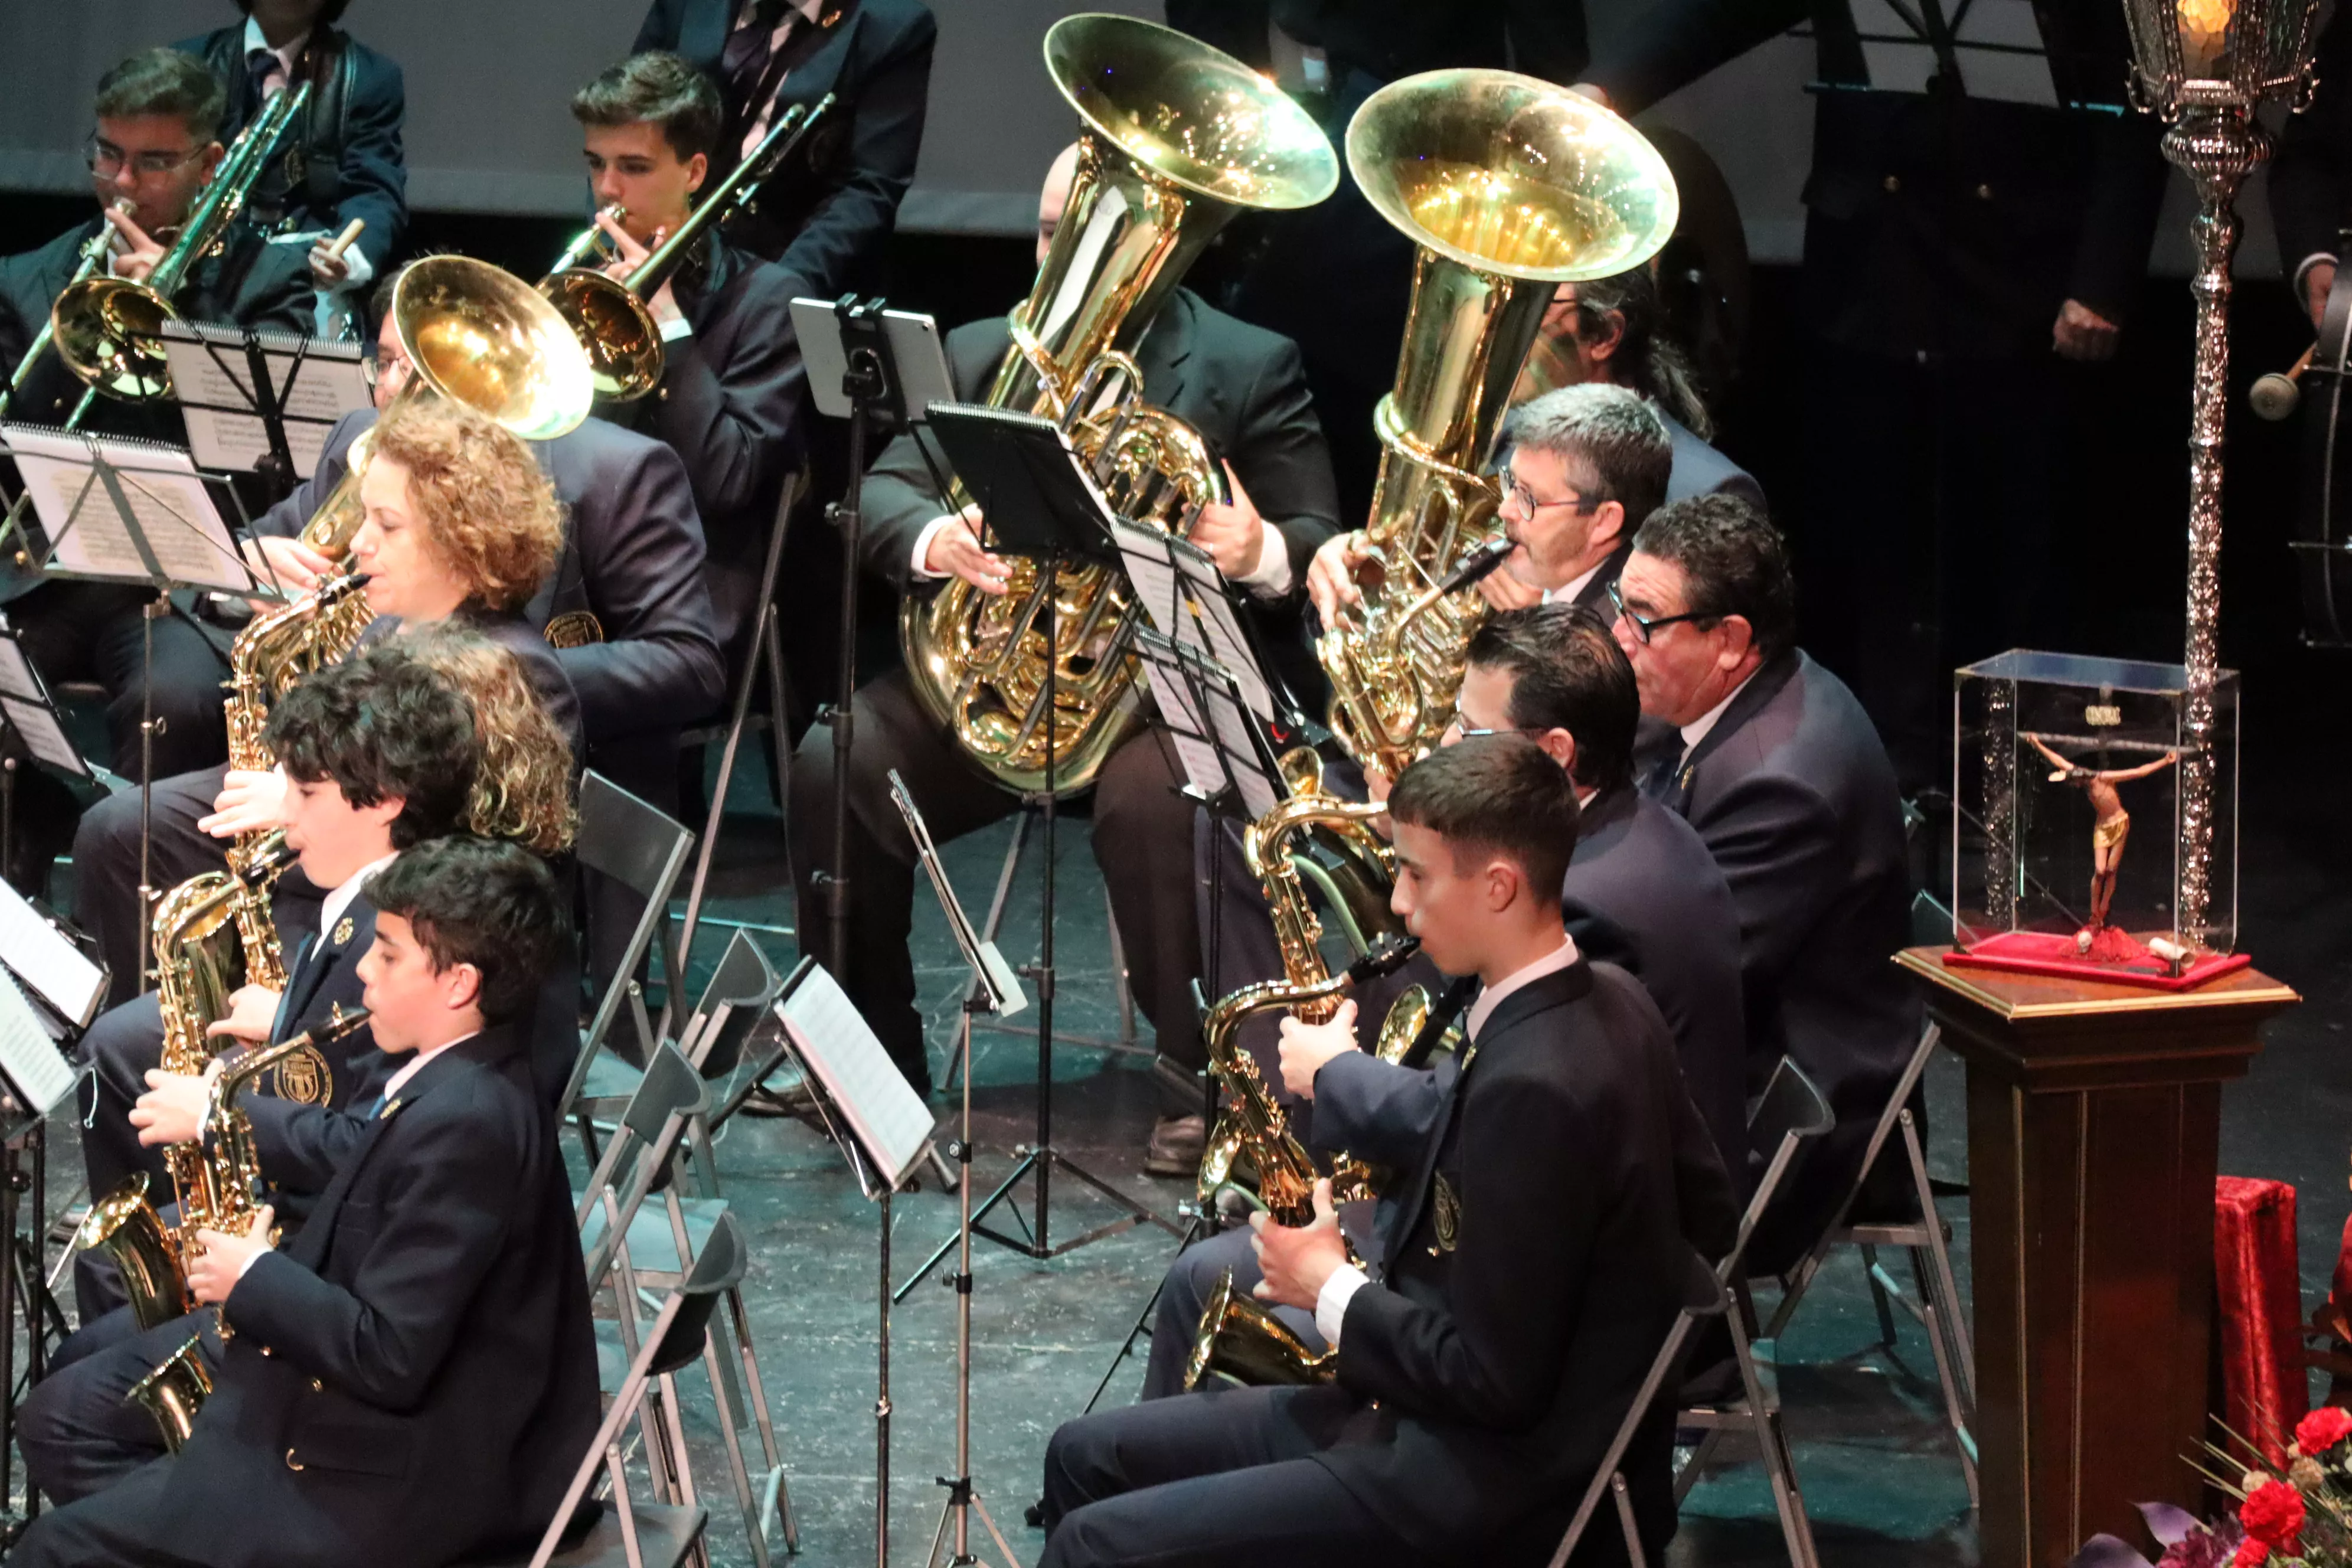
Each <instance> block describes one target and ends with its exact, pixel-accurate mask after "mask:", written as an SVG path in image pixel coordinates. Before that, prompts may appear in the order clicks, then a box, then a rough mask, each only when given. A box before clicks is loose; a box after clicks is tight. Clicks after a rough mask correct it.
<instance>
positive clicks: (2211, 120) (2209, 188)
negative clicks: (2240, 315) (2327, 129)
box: [2124, 0, 2319, 948]
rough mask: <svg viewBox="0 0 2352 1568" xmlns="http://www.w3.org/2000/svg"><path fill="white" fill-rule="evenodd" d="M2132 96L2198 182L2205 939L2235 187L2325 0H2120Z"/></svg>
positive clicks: (2195, 723)
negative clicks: (2262, 115) (2265, 111)
mask: <svg viewBox="0 0 2352 1568" xmlns="http://www.w3.org/2000/svg"><path fill="white" fill-rule="evenodd" d="M2124 9H2125V13H2126V16H2128V18H2129V20H2130V24H2131V39H2132V57H2133V58H2132V65H2133V72H2132V76H2133V80H2132V96H2133V101H2134V102H2135V103H2137V105H2138V106H2139V107H2140V108H2141V109H2142V110H2146V111H2147V112H2149V113H2153V114H2155V115H2157V116H2158V118H2160V119H2161V120H2162V121H2164V123H2165V132H2164V155H2165V156H2166V157H2167V158H2168V159H2170V160H2171V161H2172V162H2173V163H2176V164H2178V165H2179V167H2180V170H2181V172H2182V173H2184V174H2187V175H2188V176H2189V180H2190V182H2191V183H2192V184H2195V186H2196V187H2197V218H2196V222H2195V225H2194V228H2193V237H2194V238H2195V240H2196V245H2197V270H2196V273H2195V274H2194V276H2192V277H2191V278H2190V279H2189V289H2190V291H2191V292H2192V293H2193V294H2195V295H2196V297H2197V361H2196V371H2195V381H2194V384H2193V385H2192V387H2191V389H2190V404H2189V407H2190V414H2189V616H2188V620H2189V626H2188V657H2187V658H2186V660H2185V662H2186V664H2187V667H2188V673H2189V714H2188V724H2187V728H2188V731H2189V747H2188V750H2187V752H2186V753H2185V754H2184V755H2183V757H2182V758H2181V768H2180V774H2181V777H2180V895H2179V908H2178V909H2177V910H2175V924H2176V927H2177V930H2178V932H2179V937H2180V939H2181V940H2182V941H2183V942H2189V943H2192V944H2193V945H2195V946H2196V947H2199V948H2202V947H2204V946H2205V945H2206V942H2205V938H2206V927H2207V911H2208V910H2209V908H2210V902H2211V895H2212V875H2213V734H2214V715H2213V682H2214V679H2215V676H2216V673H2217V671H2218V669H2219V668H2220V662H2221V660H2220V652H2219V648H2218V647H2217V642H2218V637H2217V631H2218V623H2219V621H2220V619H2221V438H2222V422H2223V416H2224V415H2225V413H2226V412H2227V400H2228V388H2229V380H2230V332H2229V327H2230V258H2231V254H2232V253H2233V252H2234V251H2235V250H2236V249H2237V247H2238V215H2237V199H2238V187H2239V186H2240V185H2241V184H2243V183H2244V182H2245V178H2246V176H2247V175H2248V174H2251V173H2252V171H2253V169H2254V167H2255V166H2256V165H2257V164H2259V163H2262V162H2263V159H2265V158H2267V157H2269V156H2270V152H2271V145H2270V137H2269V136H2268V134H2267V133H2265V132H2263V127H2262V124H2261V122H2260V121H2257V120H2256V119H2255V118H2254V114H2255V110H2257V109H2258V108H2259V107H2260V106H2261V105H2262V104H2263V103H2264V102H2265V101H2267V100H2272V99H2275V98H2282V97H2286V96H2288V95H2293V98H2294V107H2295V109H2296V110H2301V109H2302V108H2303V107H2304V105H2305V102H2307V101H2308V100H2309V97H2310V92H2311V89H2312V87H2313V85H2314V79H2313V74H2312V47H2311V46H2312V30H2313V27H2314V26H2315V22H2316V20H2317V18H2318V14H2319V3H2318V0H2124Z"/></svg>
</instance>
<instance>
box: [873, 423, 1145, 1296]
mask: <svg viewBox="0 0 2352 1568" xmlns="http://www.w3.org/2000/svg"><path fill="white" fill-rule="evenodd" d="M930 430H931V435H932V437H933V438H934V439H935V440H937V441H938V442H939V444H940V450H941V451H943V452H944V453H945V454H946V456H947V459H948V462H949V464H950V466H951V467H952V468H954V470H955V473H956V477H957V478H958V479H961V480H962V481H963V487H964V489H965V491H966V492H967V493H969V494H970V495H971V498H972V500H974V501H975V502H977V503H978V504H979V507H980V510H981V517H982V520H983V521H982V528H983V530H984V532H985V539H984V542H985V543H986V544H987V546H988V548H989V549H991V550H993V551H995V552H998V553H1000V554H1003V555H1014V556H1022V557H1025V558H1027V559H1029V560H1031V561H1033V562H1034V563H1035V564H1036V569H1037V572H1038V573H1039V575H1040V581H1042V582H1045V583H1047V584H1050V583H1051V582H1052V581H1053V579H1054V578H1055V575H1056V574H1058V573H1059V572H1060V571H1061V569H1062V567H1063V566H1064V565H1066V564H1068V563H1077V562H1087V563H1093V562H1106V563H1110V564H1112V565H1114V566H1115V565H1117V564H1118V559H1119V557H1118V547H1117V546H1116V545H1115V544H1114V543H1113V542H1112V540H1111V536H1110V533H1109V518H1110V511H1109V507H1108V503H1107V502H1106V501H1105V500H1104V499H1103V495H1102V491H1101V489H1100V488H1099V487H1098V486H1097V484H1096V483H1095V480H1094V477H1093V474H1092V473H1091V471H1090V470H1089V469H1088V468H1087V464H1086V459H1085V458H1082V457H1080V456H1079V455H1078V453H1077V451H1076V448H1075V447H1072V446H1071V445H1070V439H1069V437H1068V436H1067V434H1066V433H1065V432H1064V431H1063V429H1062V427H1061V426H1059V425H1056V424H1055V423H1054V422H1053V421H1052V420H1050V419H1042V418H1039V417H1037V416H1034V415H1028V414H1016V413H1013V412H1012V411H1010V410H1008V409H1002V408H989V407H982V406H977V405H961V404H948V405H934V406H933V407H932V409H931V411H930ZM1054 601H1055V595H1054V594H1053V593H1052V592H1050V591H1048V592H1046V593H1045V595H1043V604H1042V605H1041V610H1040V617H1039V623H1038V624H1039V629H1040V630H1041V631H1042V632H1043V633H1044V635H1045V646H1046V647H1047V648H1048V649H1049V650H1051V649H1054V647H1055V636H1056V633H1057V628H1056V626H1055V618H1054ZM1126 652H1127V650H1126V649H1125V648H1124V647H1111V648H1109V649H1108V650H1106V651H1105V653H1104V656H1103V657H1105V658H1113V659H1116V658H1124V657H1126ZM1059 667H1060V659H1059V658H1058V656H1057V654H1055V653H1049V655H1048V657H1047V658H1046V660H1045V788H1044V789H1042V790H1040V791H1039V792H1038V795H1037V799H1036V801H1035V804H1036V805H1038V806H1039V807H1040V809H1041V812H1042V815H1043V816H1044V818H1045V836H1044V837H1045V870H1044V873H1043V881H1042V883H1041V885H1040V886H1041V900H1042V909H1041V920H1042V921H1043V928H1042V930H1041V931H1040V934H1039V938H1038V958H1037V962H1036V963H1034V964H1033V965H1031V966H1030V967H1028V968H1026V969H1024V970H1023V971H1022V972H1021V973H1022V976H1023V978H1024V979H1026V980H1028V981H1030V982H1031V983H1032V984H1034V985H1035V986H1036V988H1037V1141H1036V1142H1034V1144H1031V1145H1029V1146H1027V1147H1025V1148H1018V1149H1016V1150H1015V1151H1014V1152H1015V1153H1016V1154H1018V1155H1019V1159H1018V1160H1017V1162H1016V1163H1014V1165H1013V1173H1012V1174H1010V1175H1008V1176H1006V1177H1005V1178H1004V1180H1003V1183H1002V1184H1000V1185H999V1186H998V1187H997V1189H996V1190H995V1191H994V1192H992V1193H991V1194H989V1195H988V1197H987V1199H986V1200H985V1201H984V1202H982V1204H981V1205H980V1208H979V1211H978V1213H977V1215H975V1216H974V1222H973V1226H972V1230H973V1233H974V1234H975V1235H978V1236H983V1237H987V1238H988V1239H989V1240H991V1241H992V1242H994V1243H996V1244H997V1245H998V1246H999V1247H1010V1248H1012V1249H1013V1251H1015V1252H1018V1253H1021V1254H1022V1255H1024V1257H1028V1258H1058V1257H1060V1256H1061V1255H1062V1254H1063V1253H1066V1252H1071V1251H1075V1250H1076V1248H1078V1247H1084V1246H1086V1245H1087V1243H1089V1242H1094V1241H1100V1240H1102V1239H1103V1238H1104V1237H1110V1236H1117V1235H1118V1234H1119V1233H1120V1232H1122V1231H1127V1230H1132V1229H1133V1228H1135V1227H1136V1226H1139V1225H1146V1224H1150V1225H1156V1226H1160V1228H1161V1229H1163V1230H1166V1231H1167V1232H1168V1233H1169V1234H1171V1236H1172V1235H1179V1234H1181V1232H1179V1230H1178V1228H1177V1226H1175V1225H1174V1224H1173V1223H1171V1221H1170V1220H1169V1219H1168V1218H1167V1217H1166V1216H1165V1215H1160V1214H1159V1213H1157V1212H1155V1211H1154V1210H1152V1209H1150V1208H1148V1207H1146V1206H1145V1205H1142V1204H1140V1203H1139V1202H1137V1201H1136V1200H1135V1199H1134V1198H1131V1197H1129V1195H1128V1194H1125V1193H1123V1192H1120V1191H1119V1190H1118V1188H1117V1187H1114V1186H1112V1185H1111V1184H1109V1183H1108V1182H1107V1181H1105V1180H1104V1179H1103V1178H1101V1177H1100V1176H1097V1175H1096V1174H1095V1173H1093V1172H1091V1171H1089V1170H1087V1168H1086V1167H1085V1166H1083V1165H1081V1164H1079V1163H1077V1162H1076V1161H1075V1160H1073V1159H1071V1158H1070V1157H1069V1156H1068V1155H1067V1154H1065V1153H1063V1152H1061V1150H1059V1149H1058V1148H1056V1147H1055V1144H1054V988H1055V969H1054V884H1055V866H1054V859H1055V842H1054V840H1055V818H1056V815H1057V814H1056V812H1055V791H1056V788H1057V786H1058V776H1057V774H1056V772H1055V769H1056V765H1057V763H1058V758H1057V756H1056V753H1055V708H1056V706H1057V704H1058V700H1059V699H1058V695H1057V689H1056V686H1057V682H1056V677H1057V674H1058V671H1059ZM963 1070H964V1078H965V1079H966V1081H967V1082H969V1081H970V1079H971V1060H970V1059H969V1058H966V1060H965V1062H964V1069H963ZM1056 1168H1059V1169H1060V1170H1062V1171H1063V1172H1065V1173H1067V1174H1069V1175H1070V1176H1073V1177H1075V1178H1076V1179H1077V1180H1078V1181H1080V1182H1083V1183H1085V1184H1087V1186H1089V1187H1092V1188H1093V1189H1094V1190H1095V1191H1096V1192H1097V1193H1099V1194H1102V1196H1104V1197H1105V1198H1107V1199H1108V1200H1109V1201H1110V1202H1111V1203H1113V1204H1115V1205H1118V1207H1120V1208H1122V1209H1124V1210H1126V1211H1127V1212H1126V1213H1125V1214H1124V1215H1121V1216H1120V1217H1119V1218H1118V1219H1115V1220H1112V1221H1110V1222H1109V1223H1108V1224H1106V1225H1101V1226H1096V1227H1095V1228H1094V1229H1092V1230H1090V1231H1087V1232H1085V1233H1084V1234H1082V1235H1080V1236H1078V1237H1075V1238H1074V1239H1072V1240H1069V1241H1066V1242H1063V1243H1062V1244H1061V1245H1060V1246H1058V1247H1057V1246H1055V1245H1054V1240H1053V1234H1052V1231H1051V1229H1050V1222H1051V1219H1052V1211H1051V1207H1050V1205H1051V1203H1052V1199H1053V1188H1052V1183H1053V1173H1054V1171H1055V1169H1056ZM1031 1176H1034V1177H1035V1178H1036V1188H1035V1192H1034V1200H1035V1201H1034V1212H1033V1223H1031V1224H1030V1225H1029V1226H1026V1227H1025V1228H1026V1229H1027V1231H1028V1234H1027V1235H1026V1236H1024V1237H1012V1236H1007V1235H1005V1234H1004V1233H1003V1232H1002V1231H997V1230H992V1229H990V1228H989V1227H988V1226H985V1225H982V1224H980V1223H979V1221H980V1219H982V1218H984V1217H985V1216H986V1215H988V1214H990V1213H991V1212H992V1210H994V1209H995V1207H996V1205H998V1204H1000V1203H1003V1201H1004V1200H1005V1199H1006V1198H1007V1197H1008V1196H1010V1195H1011V1194H1012V1192H1013V1188H1014V1187H1015V1186H1017V1185H1018V1184H1020V1183H1021V1182H1022V1181H1023V1180H1024V1179H1026V1178H1028V1177H1031ZM1014 1213H1015V1215H1016V1217H1017V1215H1018V1214H1019V1211H1018V1210H1017V1209H1016V1210H1015V1211H1014ZM942 1255H943V1254H942ZM936 1261H937V1259H936V1258H934V1262H936ZM927 1268H928V1266H927ZM918 1278H920V1276H918Z"/></svg>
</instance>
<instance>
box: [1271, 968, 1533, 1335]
mask: <svg viewBox="0 0 2352 1568" xmlns="http://www.w3.org/2000/svg"><path fill="white" fill-rule="evenodd" d="M1576 956H1577V955H1576V939H1575V938H1574V937H1572V936H1570V935H1569V934H1568V933H1567V932H1566V931H1562V932H1560V936H1559V946H1558V947H1557V948H1554V949H1553V950H1552V951H1551V952H1548V953H1546V954H1544V955H1543V956H1542V957H1541V958H1538V959H1537V960H1536V961H1535V962H1534V963H1530V964H1528V965H1527V966H1526V967H1525V968H1522V969H1515V970H1513V971H1512V972H1511V973H1508V974H1506V975H1505V976H1503V978H1502V979H1500V980H1497V981H1496V982H1495V984H1492V985H1488V986H1484V987H1482V988H1480V990H1479V992H1478V1000H1476V1001H1475V1002H1473V1003H1472V1004H1470V1013H1469V1016H1468V1017H1467V1018H1466V1019H1465V1020H1464V1023H1463V1026H1462V1028H1463V1034H1464V1036H1465V1037H1466V1038H1468V1039H1469V1040H1470V1041H1471V1042H1472V1043H1473V1044H1475V1043H1476V1041H1477V1038H1478V1036H1479V1034H1480V1033H1481V1032H1482V1031H1483V1030H1484V1029H1485V1028H1486V1020H1487V1019H1489V1018H1491V1017H1493V1016H1495V1009H1496V1008H1497V1007H1499V1006H1501V1005H1503V1001H1504V999H1505V998H1506V997H1507V996H1509V995H1510V994H1511V993H1512V992H1514V991H1517V990H1520V989H1521V988H1523V987H1525V986H1527V985H1529V984H1533V983H1534V982H1536V981H1538V980H1540V979H1542V978H1543V977H1544V976H1545V975H1547V974H1556V973H1559V971H1561V970H1563V969H1566V968H1567V967H1568V966H1569V965H1570V964H1571V963H1575V962H1576ZM1370 1283H1371V1279H1370V1276H1369V1275H1367V1274H1366V1273H1365V1272H1364V1271H1363V1270H1362V1269H1360V1268H1357V1267H1356V1266H1355V1265H1354V1264H1352V1263H1342V1264H1341V1265H1339V1268H1334V1269H1333V1270H1331V1274H1330V1277H1329V1278H1328V1279H1325V1280H1324V1281H1323V1289H1321V1290H1320V1291H1318V1292H1317V1293H1316V1297H1315V1331H1316V1332H1318V1333H1319V1334H1321V1335H1322V1336H1323V1338H1324V1339H1325V1340H1326V1341H1327V1342H1329V1343H1330V1345H1331V1346H1332V1347H1333V1348H1334V1349H1337V1348H1338V1347H1339V1328H1340V1325H1341V1324H1343V1323H1345V1322H1346V1321H1347V1319H1348V1303H1349V1301H1351V1300H1355V1296H1356V1292H1357V1291H1359V1290H1360V1289H1363V1288H1364V1287H1365V1286H1366V1285H1369V1284H1370Z"/></svg>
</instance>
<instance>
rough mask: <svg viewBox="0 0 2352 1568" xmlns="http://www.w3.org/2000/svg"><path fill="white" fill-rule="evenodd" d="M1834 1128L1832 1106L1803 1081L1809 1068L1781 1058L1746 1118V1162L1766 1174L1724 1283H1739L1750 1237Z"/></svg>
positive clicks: (1743, 1217)
mask: <svg viewBox="0 0 2352 1568" xmlns="http://www.w3.org/2000/svg"><path fill="white" fill-rule="evenodd" d="M1836 1125H1837V1117H1836V1115H1835V1114H1834V1113H1833V1112H1832V1110H1830V1103H1829V1101H1828V1100H1824V1099H1823V1098H1822V1091H1821V1090H1820V1089H1817V1088H1815V1087H1814V1086H1813V1080H1812V1079H1810V1078H1808V1077H1806V1076H1805V1069H1804V1068H1801V1067H1799V1066H1798V1065H1797V1064H1796V1063H1795V1062H1794V1061H1793V1060H1791V1059H1790V1058H1787V1057H1782V1058H1780V1066H1779V1067H1776V1068H1773V1069H1772V1080H1771V1081H1770V1082H1769V1083H1768V1084H1766V1085H1765V1086H1764V1097H1763V1098H1762V1099H1761V1100H1758V1101H1757V1102H1756V1109H1755V1110H1752V1111H1750V1112H1749V1113H1748V1157H1749V1159H1750V1160H1752V1161H1754V1162H1756V1163H1759V1164H1760V1165H1762V1167H1763V1171H1764V1173H1763V1175H1762V1177H1761V1178H1760V1179H1759V1181H1758V1182H1757V1184H1756V1191H1755V1193H1754V1194H1752V1195H1751V1196H1750V1197H1749V1198H1748V1208H1747V1211H1746V1212H1745V1213H1743V1214H1742V1215H1740V1216H1739V1239H1738V1242H1737V1243H1736V1244H1735V1245H1734V1246H1733V1247H1732V1249H1731V1256H1730V1257H1729V1258H1726V1259H1725V1260H1724V1264H1723V1269H1722V1273H1723V1277H1724V1278H1725V1279H1738V1278H1740V1274H1739V1262H1740V1259H1741V1258H1744V1257H1745V1256H1746V1255H1747V1252H1748V1238H1749V1237H1752V1236H1754V1235H1755V1234H1756V1227H1757V1226H1758V1225H1759V1224H1760V1223H1762V1221H1763V1218H1764V1215H1766V1214H1767V1213H1769V1211H1770V1209H1771V1207H1772V1205H1773V1203H1774V1202H1775V1201H1776V1200H1777V1199H1778V1198H1779V1197H1780V1194H1781V1193H1782V1192H1783V1191H1784V1190H1785V1189H1786V1188H1787V1186H1788V1184H1789V1177H1790V1173H1792V1172H1793V1171H1795V1170H1796V1169H1797V1167H1798V1166H1799V1165H1800V1164H1801V1163H1803V1162H1804V1158H1805V1153H1806V1152H1807V1150H1808V1149H1809V1148H1811V1145H1812V1144H1813V1143H1814V1142H1817V1141H1818V1140H1820V1139H1821V1138H1822V1137H1824V1136H1826V1135H1827V1134H1828V1132H1829V1131H1830V1130H1831V1129H1832V1128H1833V1127H1835V1126H1836Z"/></svg>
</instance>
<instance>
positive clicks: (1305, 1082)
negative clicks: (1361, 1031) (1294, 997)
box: [1282, 997, 1357, 1100]
mask: <svg viewBox="0 0 2352 1568" xmlns="http://www.w3.org/2000/svg"><path fill="white" fill-rule="evenodd" d="M1356 1048H1357V1046H1356V1003H1355V999H1354V998H1353V997H1350V998H1349V999H1348V1000H1347V1001H1345V1002H1342V1003H1340V1004H1339V1011H1338V1012H1337V1013H1334V1014H1333V1015H1331V1021H1330V1022H1329V1023H1328V1024H1309V1023H1307V1022H1306V1021H1305V1020H1303V1019H1301V1018H1300V1017H1299V1016H1297V1014H1296V1013H1286V1014H1285V1015H1283V1019H1282V1087H1283V1088H1285V1089H1288V1090H1289V1091H1290V1092H1291V1093H1293V1094H1295V1095H1297V1097H1298V1098H1299V1099H1301V1100H1312V1099H1314V1098H1315V1075H1316V1074H1317V1073H1318V1072H1321V1071H1322V1070H1323V1064H1324V1063H1325V1062H1328V1061H1329V1060H1330V1059H1331V1058H1334V1057H1339V1056H1345V1055H1346V1054H1347V1053H1348V1052H1349V1051H1352V1050H1355V1049H1356Z"/></svg>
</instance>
